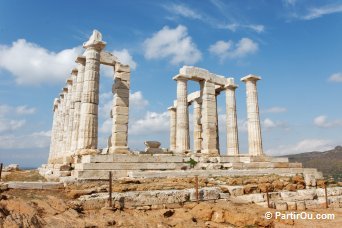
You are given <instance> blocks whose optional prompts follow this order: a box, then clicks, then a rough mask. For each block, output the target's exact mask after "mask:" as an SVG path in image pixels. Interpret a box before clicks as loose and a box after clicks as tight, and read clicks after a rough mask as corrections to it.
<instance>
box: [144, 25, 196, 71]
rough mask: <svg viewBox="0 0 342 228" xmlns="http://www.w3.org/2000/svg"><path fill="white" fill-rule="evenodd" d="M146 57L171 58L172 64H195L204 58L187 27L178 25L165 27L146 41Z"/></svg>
mask: <svg viewBox="0 0 342 228" xmlns="http://www.w3.org/2000/svg"><path fill="white" fill-rule="evenodd" d="M144 48H145V58H146V59H161V58H170V59H171V64H174V65H178V64H181V63H184V64H194V63H196V62H198V61H199V60H200V59H201V58H202V54H201V52H200V51H199V50H198V49H197V47H196V44H195V43H193V41H192V39H191V37H190V36H189V35H188V31H187V28H186V27H185V26H183V25H178V26H177V27H176V28H174V29H172V28H169V27H168V26H165V27H163V28H162V29H161V30H159V31H158V32H157V33H155V34H153V36H152V37H150V38H148V39H146V40H145V41H144Z"/></svg>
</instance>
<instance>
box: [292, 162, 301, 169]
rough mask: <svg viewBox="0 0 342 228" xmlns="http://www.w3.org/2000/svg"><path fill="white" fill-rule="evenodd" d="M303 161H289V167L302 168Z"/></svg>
mask: <svg viewBox="0 0 342 228" xmlns="http://www.w3.org/2000/svg"><path fill="white" fill-rule="evenodd" d="M302 167H303V165H302V163H299V162H295V163H289V168H302Z"/></svg>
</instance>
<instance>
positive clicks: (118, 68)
mask: <svg viewBox="0 0 342 228" xmlns="http://www.w3.org/2000/svg"><path fill="white" fill-rule="evenodd" d="M130 72H131V71H130V67H129V66H128V65H123V64H121V63H116V64H115V74H114V83H113V87H112V92H113V103H112V117H113V120H112V136H111V143H110V146H111V147H110V148H109V153H116V154H125V153H128V119H129V117H128V114H129V91H130V74H131V73H130Z"/></svg>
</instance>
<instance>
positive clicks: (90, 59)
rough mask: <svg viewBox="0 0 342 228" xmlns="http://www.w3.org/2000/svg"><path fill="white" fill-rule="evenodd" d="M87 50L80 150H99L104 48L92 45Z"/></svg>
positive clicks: (79, 141)
mask: <svg viewBox="0 0 342 228" xmlns="http://www.w3.org/2000/svg"><path fill="white" fill-rule="evenodd" d="M86 48H87V49H86V52H85V53H84V55H85V57H86V64H85V71H84V82H83V89H82V101H81V116H80V126H79V137H78V148H79V149H97V142H98V104H99V80H100V75H99V71H100V52H101V49H102V48H103V47H102V46H97V45H90V46H87V47H86Z"/></svg>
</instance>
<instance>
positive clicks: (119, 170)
mask: <svg viewBox="0 0 342 228" xmlns="http://www.w3.org/2000/svg"><path fill="white" fill-rule="evenodd" d="M105 46H106V43H105V42H104V41H103V40H102V35H101V33H100V32H98V31H96V30H94V32H93V34H92V35H91V36H90V38H89V40H88V41H87V42H85V43H84V44H83V47H84V49H85V51H84V53H83V55H81V56H79V57H77V59H76V60H75V61H76V63H77V68H75V69H72V71H71V75H70V77H68V78H67V79H66V85H65V86H64V87H63V88H62V91H61V93H60V94H59V97H58V98H56V99H55V100H54V103H53V125H52V135H51V145H50V153H49V159H48V163H47V164H44V165H42V166H41V168H39V171H40V173H41V174H42V175H44V176H45V177H47V178H49V179H59V180H60V181H74V180H100V179H107V178H108V173H109V171H111V172H112V174H113V176H114V178H120V177H133V178H134V177H146V178H147V177H185V176H194V175H199V176H244V175H267V174H279V175H288V176H293V175H297V174H302V175H303V176H304V178H305V181H306V182H307V185H310V183H311V182H314V181H315V179H317V178H322V174H321V173H320V172H317V170H316V169H307V168H303V167H302V164H301V163H290V162H289V161H288V158H285V157H270V156H266V155H265V154H264V152H263V147H262V135H261V127H260V117H259V105H258V94H257V81H258V80H260V79H261V78H260V77H258V76H255V75H251V74H250V75H247V76H245V77H243V78H241V81H243V82H244V83H245V84H246V102H247V119H248V154H240V151H239V139H238V126H237V113H236V99H235V90H236V89H237V85H236V84H235V83H234V79H233V78H226V77H224V76H220V75H217V74H214V73H212V72H209V71H207V70H205V69H201V68H198V67H193V66H183V67H182V68H180V70H179V74H178V75H176V76H174V77H173V79H174V80H175V81H176V83H177V93H176V95H177V96H176V97H177V99H176V100H174V101H173V103H172V105H171V107H169V108H168V110H169V114H170V147H169V149H161V148H159V146H160V143H159V142H156V141H146V142H145V144H146V146H147V148H146V149H145V151H143V152H139V153H137V152H133V151H130V149H129V148H128V144H127V142H128V137H129V132H128V120H129V118H128V115H129V94H130V83H131V81H130V67H129V66H128V65H124V64H122V63H120V60H119V59H118V58H117V57H115V56H113V55H112V54H111V53H109V52H107V51H105ZM101 64H104V65H109V66H111V67H112V68H113V86H112V92H113V103H112V109H111V118H112V134H111V135H110V136H109V139H108V145H107V148H98V104H99V79H100V74H99V72H100V66H101ZM190 80H191V81H196V82H198V83H199V86H200V90H199V91H196V92H194V93H191V94H188V89H187V83H188V81H190ZM222 92H223V93H224V94H225V98H226V123H225V127H226V129H227V135H226V137H227V146H226V148H227V151H225V152H222V151H221V152H222V154H221V152H220V150H219V137H218V135H219V134H218V114H217V112H218V111H217V96H218V95H219V94H220V93H222ZM191 104H193V108H194V110H193V113H194V116H193V126H194V131H193V141H194V142H193V150H191V149H190V131H189V106H190V105H191ZM146 131H147V132H148V129H146ZM147 137H148V136H147ZM223 154H225V155H223ZM190 164H191V165H190Z"/></svg>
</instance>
